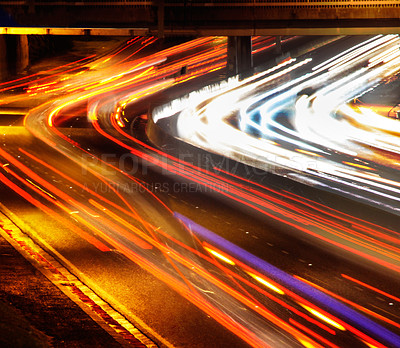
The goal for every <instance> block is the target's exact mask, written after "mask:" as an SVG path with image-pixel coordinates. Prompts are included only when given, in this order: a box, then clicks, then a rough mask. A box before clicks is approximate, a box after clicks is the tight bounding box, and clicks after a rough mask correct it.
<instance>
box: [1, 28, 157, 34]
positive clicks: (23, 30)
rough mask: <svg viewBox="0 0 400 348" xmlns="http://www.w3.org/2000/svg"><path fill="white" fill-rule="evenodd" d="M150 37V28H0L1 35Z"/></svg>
mask: <svg viewBox="0 0 400 348" xmlns="http://www.w3.org/2000/svg"><path fill="white" fill-rule="evenodd" d="M1 34H8V35H72V36H75V35H83V36H89V35H92V36H148V35H149V29H148V28H34V27H0V35H1Z"/></svg>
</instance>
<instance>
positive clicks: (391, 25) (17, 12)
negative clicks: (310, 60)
mask: <svg viewBox="0 0 400 348" xmlns="http://www.w3.org/2000/svg"><path fill="white" fill-rule="evenodd" d="M1 8H2V12H3V14H2V13H1ZM399 18H400V2H399V1H394V0H373V1H356V0H355V1H313V0H310V1H291V2H288V1H286V2H271V1H263V2H258V1H254V2H241V1H238V0H233V1H229V2H213V1H212V0H211V1H210V0H209V2H205V1H201V0H185V1H182V2H172V1H171V0H157V1H156V2H153V1H130V0H126V1H90V0H89V1H62V2H60V1H48V2H44V1H40V2H39V1H35V0H27V1H25V0H19V1H12V0H9V1H5V0H0V27H7V28H8V27H36V28H38V27H42V28H47V29H49V30H48V31H47V32H45V33H46V34H61V32H60V30H58V31H57V28H77V29H76V31H74V32H71V33H70V34H69V35H130V36H131V35H159V36H163V34H165V35H191V36H192V35H195V36H206V35H207V36H208V35H234V36H249V35H296V34H297V35H338V34H343V35H346V34H355V35H357V34H362V35H363V34H376V33H385V34H386V33H399V32H400V20H399ZM5 19H6V20H5ZM107 28H108V29H109V28H119V29H124V31H120V32H118V31H116V30H115V29H114V31H112V30H109V31H108V32H107V31H106V30H105V29H107ZM95 29H97V30H95ZM99 29H102V30H103V31H100V30H99ZM43 30H45V29H43ZM134 31H136V32H134ZM160 32H161V35H160ZM2 33H5V29H3V32H2ZM7 33H8V34H12V33H15V32H13V31H12V30H11V29H8V32H7ZM62 35H64V34H62Z"/></svg>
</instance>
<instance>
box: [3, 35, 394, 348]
mask: <svg viewBox="0 0 400 348" xmlns="http://www.w3.org/2000/svg"><path fill="white" fill-rule="evenodd" d="M292 40H293V39H292ZM368 40H371V38H361V37H360V38H350V39H349V38H345V39H340V40H336V41H334V42H331V43H329V44H328V45H327V46H322V47H320V48H318V49H313V50H312V53H307V54H306V56H305V57H303V56H300V57H298V58H297V61H300V62H301V61H306V60H307V59H310V54H312V57H315V59H316V60H318V59H319V60H320V61H321V63H319V64H322V62H323V61H326V60H328V59H330V56H332V55H335V54H337V53H338V52H341V51H346V50H348V49H350V48H351V47H353V46H354V45H362V44H363V42H364V41H368ZM155 41H156V40H155V39H153V38H134V39H132V40H129V41H128V42H127V43H126V44H125V45H124V46H122V47H119V48H118V49H116V50H114V51H113V52H112V53H110V54H109V55H106V56H102V57H99V58H97V59H96V57H88V59H87V60H82V61H80V62H76V63H74V64H71V65H69V66H67V67H61V68H60V69H59V70H55V71H52V72H49V73H48V74H47V75H45V74H42V75H37V76H32V77H30V78H27V79H26V81H25V80H18V81H14V82H12V83H8V84H2V85H0V88H2V92H3V95H4V96H5V97H3V98H2V100H1V103H2V104H3V105H7V106H8V107H9V106H10V105H16V103H17V102H21V101H24V100H26V98H34V99H35V100H39V101H40V102H41V103H38V104H40V105H38V106H37V107H36V108H34V109H32V110H31V111H30V112H29V114H28V115H27V117H26V118H25V120H24V122H23V123H21V122H20V123H16V124H14V125H13V126H11V127H6V126H3V127H2V132H1V134H2V135H1V144H2V147H1V148H0V165H1V166H2V171H1V172H0V180H1V181H2V182H3V183H4V184H5V185H4V189H3V191H2V192H4V193H5V194H4V195H3V194H2V204H3V205H4V206H6V207H7V208H8V209H9V210H10V211H11V212H13V213H14V214H16V215H18V216H19V217H20V218H21V219H22V220H23V221H24V222H25V223H26V224H28V225H30V226H31V227H32V228H33V229H34V230H35V238H36V239H37V240H39V242H40V243H42V244H45V245H46V246H47V247H48V248H50V250H51V251H52V252H53V253H55V254H56V255H57V256H58V257H59V258H61V259H62V260H63V262H65V263H66V264H67V265H68V266H69V267H71V268H72V269H73V270H74V271H75V272H76V273H77V274H78V276H79V277H80V278H82V280H83V281H84V282H85V283H87V284H88V285H89V286H90V287H92V288H93V289H94V290H95V291H96V292H98V294H99V295H100V296H102V297H103V298H104V299H105V300H107V301H109V302H110V303H111V304H112V305H113V306H115V307H116V308H117V309H118V310H119V311H121V312H122V313H123V314H125V315H126V316H127V317H128V318H129V319H130V320H132V321H133V322H135V323H136V324H138V325H139V327H141V328H142V330H143V331H144V332H146V333H147V334H149V335H150V336H151V337H152V338H153V339H154V340H155V341H156V342H157V343H158V344H160V345H165V346H178V347H188V346H191V347H192V346H196V347H210V346H216V347H232V346H235V347H240V346H248V345H251V346H255V347H263V346H272V347H288V346H290V347H297V346H299V347H301V346H303V347H304V346H305V347H327V346H330V347H344V346H350V345H352V346H360V347H366V346H367V347H368V346H369V347H395V346H399V342H400V336H399V331H400V330H399V328H400V320H399V315H398V306H399V301H400V298H399V293H398V289H399V288H400V287H399V281H398V272H399V263H398V261H399V260H398V255H399V253H398V231H397V230H396V227H397V226H396V218H395V216H394V215H393V214H391V212H387V211H382V209H377V208H376V207H371V206H367V205H364V204H362V203H354V201H350V200H348V199H347V198H342V197H340V196H336V195H332V194H331V193H329V192H325V191H320V190H317V189H316V188H313V187H309V186H305V185H303V184H302V183H298V182H296V181H292V180H289V179H288V178H282V177H279V176H277V175H274V174H269V173H266V172H264V171H260V170H255V169H254V168H252V167H249V166H246V165H243V164H238V163H237V162H235V161H227V160H226V158H224V157H221V156H219V155H218V154H211V153H209V152H206V151H204V150H202V149H198V148H194V147H192V146H191V145H189V144H186V143H183V142H181V141H179V140H176V139H175V138H174V137H168V135H166V136H165V139H168V142H166V143H164V144H163V147H157V146H155V145H153V144H152V143H151V142H150V141H149V140H148V139H147V137H146V132H145V127H146V125H147V122H148V117H149V115H148V113H147V111H148V108H149V105H154V104H160V103H161V102H165V101H166V100H169V99H171V98H175V97H178V96H181V95H183V94H185V93H186V92H187V91H188V90H189V91H190V90H195V89H196V88H198V86H204V85H206V84H207V83H208V82H210V81H216V80H218V79H220V78H221V74H222V73H223V72H224V69H225V59H226V40H225V38H201V39H197V40H193V41H189V42H186V43H183V44H181V45H179V46H174V47H171V48H168V49H165V50H162V51H158V52H156V53H151V52H150V53H148V52H146V50H147V49H150V48H151V46H152V45H153V44H155ZM288 41H289V43H290V44H293V41H291V40H288ZM273 43H274V40H273V39H272V38H254V47H255V48H256V47H257V49H259V50H261V49H262V48H265V51H264V52H268V50H271V49H273ZM297 44H298V45H301V44H303V43H300V42H298V41H297ZM394 45H396V44H394ZM144 52H146V53H144ZM259 52H263V51H262V50H261V51H259ZM332 52H333V53H332ZM379 53H381V51H379V52H377V54H379ZM302 59H303V60H302ZM368 59H370V57H369V58H368ZM289 61H290V59H289V60H285V61H283V62H280V64H281V65H285V66H286V64H291V63H292V62H290V63H288V62H289ZM278 63H279V61H278ZM363 64H364V63H363ZM269 65H270V66H269V69H274V68H273V67H274V66H276V63H275V62H270V64H269ZM303 65H304V66H303V68H304V67H305V65H306V63H304V64H303ZM287 66H288V65H287ZM182 67H186V71H185V73H184V74H182V72H183V71H182ZM266 69H268V67H267V68H266ZM278 69H282V68H281V67H279V68H278ZM261 74H262V73H261ZM267 76H269V75H267ZM393 76H395V72H393ZM289 77H290V79H289V80H287V78H288V76H286V75H285V74H283V80H282V77H281V76H280V77H279V78H281V79H280V80H278V82H277V83H278V84H281V83H282V82H283V81H284V82H286V83H287V82H288V81H289V83H290V81H292V80H293V81H294V80H295V78H296V77H295V76H292V75H290V76H289ZM255 81H256V82H257V78H256V79H255ZM279 81H280V82H279ZM384 81H386V80H384ZM246 83H247V85H248V86H252V83H254V81H252V83H250V82H245V83H244V84H245V85H246ZM302 89H303V86H302ZM208 91H211V92H214V89H212V88H211V89H210V88H208ZM310 94H311V93H310ZM278 96H279V94H278ZM310 96H311V95H310ZM353 97H354V96H351V98H353ZM230 100H231V99H230ZM12 103H14V104H12ZM232 104H233V103H232ZM194 105H195V104H192V106H194ZM220 106H223V107H224V108H227V107H231V106H232V107H233V105H230V104H227V103H225V104H220ZM257 107H260V108H261V106H260V105H257ZM220 109H221V108H220ZM186 116H187V115H186ZM164 121H165V120H164ZM193 124H195V123H194V121H193ZM263 127H264V126H263ZM246 131H247V129H243V130H242V131H241V132H246ZM243 134H244V133H243ZM159 145H160V144H159ZM238 145H239V143H236V144H235V146H236V148H240V146H238ZM161 149H162V150H161ZM208 150H209V149H208ZM211 150H215V149H211ZM306 151H310V149H308V150H306ZM214 152H215V151H214ZM19 197H22V198H23V200H21V199H20V198H19ZM181 222H183V223H181Z"/></svg>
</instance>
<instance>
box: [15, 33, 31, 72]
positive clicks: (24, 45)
mask: <svg viewBox="0 0 400 348" xmlns="http://www.w3.org/2000/svg"><path fill="white" fill-rule="evenodd" d="M16 48H17V52H16V55H17V61H16V67H15V70H16V72H17V73H19V72H21V71H23V70H25V68H26V67H27V66H28V65H29V43H28V35H18V37H17V47H16Z"/></svg>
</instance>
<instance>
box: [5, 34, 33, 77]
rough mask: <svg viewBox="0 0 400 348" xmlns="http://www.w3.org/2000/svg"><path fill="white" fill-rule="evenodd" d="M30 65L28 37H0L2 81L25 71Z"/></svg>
mask: <svg viewBox="0 0 400 348" xmlns="http://www.w3.org/2000/svg"><path fill="white" fill-rule="evenodd" d="M28 65H29V44H28V36H27V35H0V80H5V79H7V78H8V77H9V76H11V75H15V74H17V73H19V72H21V71H23V70H24V69H25V68H26V67H27V66H28Z"/></svg>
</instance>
